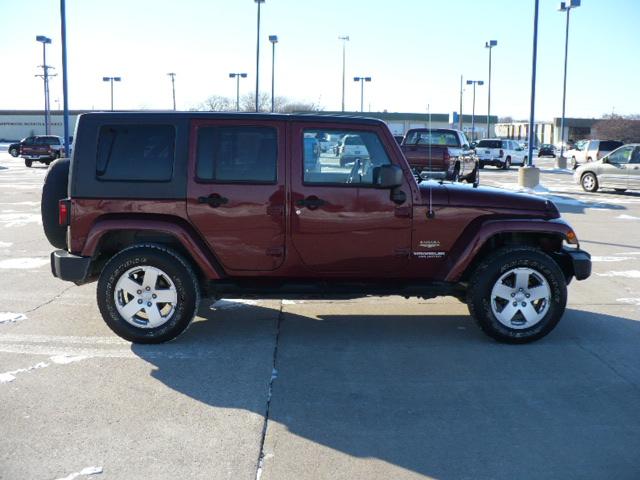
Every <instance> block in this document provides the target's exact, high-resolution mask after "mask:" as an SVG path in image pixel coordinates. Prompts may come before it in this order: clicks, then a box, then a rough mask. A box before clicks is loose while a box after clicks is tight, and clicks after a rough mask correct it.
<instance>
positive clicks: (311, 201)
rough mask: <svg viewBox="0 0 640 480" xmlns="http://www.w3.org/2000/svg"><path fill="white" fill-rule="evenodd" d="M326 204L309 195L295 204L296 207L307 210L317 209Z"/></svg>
mask: <svg viewBox="0 0 640 480" xmlns="http://www.w3.org/2000/svg"><path fill="white" fill-rule="evenodd" d="M326 204H327V202H325V201H324V200H322V199H321V198H318V197H316V196H315V195H311V196H310V197H307V198H305V199H302V200H298V201H297V202H296V207H307V208H308V209H309V210H315V209H316V208H318V207H321V206H323V205H326Z"/></svg>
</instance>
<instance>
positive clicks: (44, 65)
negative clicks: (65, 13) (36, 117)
mask: <svg viewBox="0 0 640 480" xmlns="http://www.w3.org/2000/svg"><path fill="white" fill-rule="evenodd" d="M36 42H40V43H42V70H43V75H42V78H43V80H44V133H45V135H49V68H50V67H49V66H48V65H47V44H50V43H51V39H50V38H49V37H45V36H44V35H38V36H37V37H36ZM38 76H39V75H38Z"/></svg>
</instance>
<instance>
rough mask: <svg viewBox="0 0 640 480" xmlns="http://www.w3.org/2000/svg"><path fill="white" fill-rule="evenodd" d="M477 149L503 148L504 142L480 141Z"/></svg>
mask: <svg viewBox="0 0 640 480" xmlns="http://www.w3.org/2000/svg"><path fill="white" fill-rule="evenodd" d="M477 148H502V142H501V141H500V140H480V142H478V145H477Z"/></svg>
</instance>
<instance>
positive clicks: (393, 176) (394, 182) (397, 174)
mask: <svg viewBox="0 0 640 480" xmlns="http://www.w3.org/2000/svg"><path fill="white" fill-rule="evenodd" d="M403 176H404V175H403V173H402V169H401V168H400V167H399V166H397V165H381V166H379V167H375V168H374V169H373V184H374V185H375V186H376V188H381V189H391V188H396V187H399V186H401V185H402V178H403Z"/></svg>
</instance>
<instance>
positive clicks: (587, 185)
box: [580, 172, 598, 192]
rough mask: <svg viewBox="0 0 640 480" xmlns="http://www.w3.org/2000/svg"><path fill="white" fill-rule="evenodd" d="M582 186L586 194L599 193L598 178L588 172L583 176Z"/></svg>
mask: <svg viewBox="0 0 640 480" xmlns="http://www.w3.org/2000/svg"><path fill="white" fill-rule="evenodd" d="M580 185H582V189H583V190H584V191H585V192H597V191H598V178H597V177H596V176H595V174H593V173H591V172H587V173H585V174H584V175H582V178H581V179H580Z"/></svg>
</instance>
